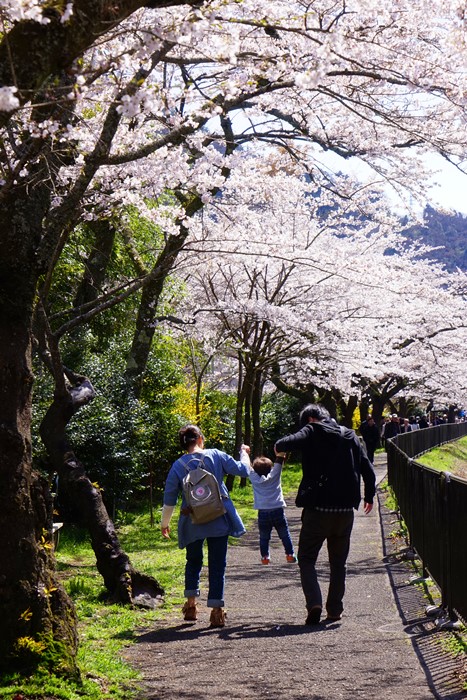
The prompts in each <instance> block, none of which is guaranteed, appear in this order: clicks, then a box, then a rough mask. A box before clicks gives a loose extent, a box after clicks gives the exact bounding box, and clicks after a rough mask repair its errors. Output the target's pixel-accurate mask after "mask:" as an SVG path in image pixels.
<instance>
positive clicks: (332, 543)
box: [298, 508, 354, 617]
mask: <svg viewBox="0 0 467 700" xmlns="http://www.w3.org/2000/svg"><path fill="white" fill-rule="evenodd" d="M353 521H354V513H353V511H348V512H343V513H327V512H322V511H318V510H313V509H311V508H304V509H303V513H302V529H301V531H300V539H299V542H298V565H299V567H300V578H301V582H302V589H303V593H304V595H305V600H306V607H307V608H308V610H310V609H311V608H312V607H314V606H319V607H322V606H323V603H322V596H321V589H320V587H319V583H318V577H317V575H316V568H315V565H316V560H317V558H318V554H319V552H320V549H321V547H322V545H323V542H324V541H325V540H326V542H327V547H328V557H329V567H330V576H329V589H328V596H327V599H326V611H327V614H328V615H329V616H330V617H338V616H339V615H341V614H342V611H343V609H344V606H343V603H342V599H343V597H344V592H345V575H346V571H347V567H346V562H347V557H348V554H349V548H350V535H351V532H352V527H353Z"/></svg>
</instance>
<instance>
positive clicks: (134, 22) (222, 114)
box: [0, 0, 465, 665]
mask: <svg viewBox="0 0 467 700" xmlns="http://www.w3.org/2000/svg"><path fill="white" fill-rule="evenodd" d="M462 12H463V8H462V3H460V1H459V0H447V1H446V2H443V3H442V4H439V6H437V7H436V8H432V11H431V12H429V13H427V12H426V3H424V2H421V0H410V2H409V0H400V2H398V3H397V7H394V3H393V2H391V1H390V0H386V1H385V2H382V3H379V5H378V6H377V7H375V6H374V5H373V3H372V2H370V0H353V1H352V2H345V3H344V2H339V3H333V4H331V5H329V4H327V3H325V2H323V0H312V2H309V3H302V2H294V3H289V2H285V1H284V0H275V2H273V3H271V2H266V1H265V0H244V1H243V2H240V3H239V2H228V1H226V0H213V1H212V2H210V1H209V0H207V1H206V2H199V1H195V0H193V2H190V1H189V0H188V1H187V2H184V3H180V2H177V0H160V1H158V0H146V2H141V1H140V0H115V1H114V2H111V3H110V2H102V1H101V0H99V1H97V0H74V2H70V3H64V4H63V5H62V6H57V7H55V5H53V6H48V5H47V3H42V2H41V1H40V0H20V1H17V0H1V2H0V19H1V20H2V25H3V26H2V39H1V41H0V84H1V86H2V87H1V88H0V128H1V129H2V151H1V154H0V159H1V183H0V184H1V190H0V197H1V201H2V206H1V208H0V240H1V243H2V268H1V269H2V275H1V282H0V285H1V286H0V290H1V294H0V305H1V311H2V313H1V314H0V318H1V321H0V371H1V376H2V382H1V392H2V393H1V398H2V401H1V402H0V406H1V408H0V426H1V427H0V439H1V446H2V454H3V457H4V458H3V462H2V482H1V487H2V488H1V489H0V493H1V496H0V498H1V505H2V509H1V510H2V529H3V532H4V534H5V537H4V538H2V551H1V553H0V556H1V559H2V562H5V563H6V562H8V565H7V572H6V574H5V581H4V582H2V587H1V589H0V609H1V611H2V615H3V619H4V620H5V628H6V629H7V634H6V635H4V637H3V638H2V640H1V642H0V651H1V652H2V653H1V656H0V658H1V659H3V660H8V661H10V660H11V658H12V656H15V657H16V658H19V657H21V653H20V651H21V650H20V648H19V647H18V640H19V639H23V638H29V637H31V638H35V637H36V636H37V635H39V634H47V635H49V637H50V638H51V639H54V638H58V639H60V640H61V641H62V643H63V644H64V645H65V647H66V648H67V649H68V651H69V658H70V664H71V665H73V659H74V651H75V648H76V634H75V628H74V625H73V624H72V622H73V621H72V618H71V616H70V615H69V614H68V608H69V601H68V600H67V598H66V596H65V594H64V592H63V590H62V589H61V587H60V585H59V583H58V581H57V577H56V574H55V572H54V570H53V562H52V560H51V557H50V556H49V554H48V552H47V548H44V547H43V546H42V539H41V538H42V537H43V536H44V535H43V531H44V529H45V531H46V532H47V531H48V529H50V527H49V526H50V522H49V521H48V518H49V516H48V515H47V513H48V511H47V508H46V496H44V495H42V494H43V493H46V492H45V491H43V489H42V488H41V487H40V481H39V480H38V479H37V477H36V476H35V475H34V474H33V473H32V470H31V458H30V405H31V389H32V383H33V377H32V373H31V347H32V343H33V341H34V342H35V343H36V342H37V344H38V346H39V347H40V348H42V351H43V356H44V357H47V356H49V357H50V361H49V366H50V367H51V370H52V371H53V374H54V378H55V380H56V384H57V389H56V396H55V400H56V401H58V403H60V404H61V407H62V411H61V412H60V410H58V409H59V406H57V404H56V403H55V405H54V406H53V411H55V415H56V417H57V421H58V422H59V423H60V425H58V423H57V424H56V425H57V429H56V432H55V437H54V436H53V431H50V430H49V429H48V430H47V431H45V432H44V435H46V434H47V435H48V436H49V439H50V442H49V444H50V447H51V451H52V453H53V454H56V455H57V459H59V460H60V461H61V462H62V463H65V459H64V457H65V454H64V453H63V452H62V453H61V455H58V453H57V445H58V441H57V440H56V437H57V436H58V435H60V434H61V432H60V431H61V430H62V426H63V425H64V419H65V418H66V417H67V416H70V415H73V412H74V411H76V410H78V408H79V406H80V405H82V402H83V401H85V400H89V399H90V397H91V395H92V391H91V389H90V387H89V385H88V380H87V379H86V378H83V377H82V376H81V374H80V373H79V372H78V371H76V369H77V368H72V369H68V370H65V368H63V366H62V365H63V363H62V361H61V357H60V347H59V339H60V334H58V333H57V330H58V329H57V328H56V327H54V324H53V323H51V322H50V319H49V290H50V288H51V284H52V280H53V275H54V270H55V266H56V264H57V261H58V260H59V258H60V255H61V252H62V251H63V247H64V245H65V243H66V241H67V240H68V239H69V237H70V236H71V235H72V233H73V231H74V229H75V228H76V226H77V225H78V224H79V223H80V222H82V221H84V220H95V219H98V220H100V219H103V218H106V217H111V216H113V215H114V214H115V212H117V213H120V212H122V211H123V210H124V208H125V206H128V205H132V206H134V207H137V208H138V209H139V211H140V212H141V215H144V216H145V217H147V219H148V221H151V222H153V224H154V225H157V226H158V227H159V228H160V230H161V231H163V234H164V245H163V246H162V247H161V249H160V258H157V259H156V260H155V262H154V265H153V268H152V270H150V271H149V272H148V274H144V275H143V276H137V275H136V276H135V279H132V280H128V281H127V284H126V286H125V289H124V291H122V288H121V286H119V287H118V289H117V288H115V289H112V290H110V291H108V292H106V296H105V298H103V297H101V296H99V298H97V299H94V300H92V301H91V302H90V306H88V307H87V308H86V311H85V312H84V309H83V308H82V306H80V307H79V308H78V309H76V310H75V313H74V316H75V317H74V318H72V320H71V321H70V323H74V324H75V325H76V324H77V323H84V322H85V321H86V320H88V319H89V318H91V317H92V315H93V314H94V315H95V314H97V313H99V312H100V310H101V309H102V308H104V307H105V306H108V305H109V304H112V303H117V302H118V301H119V300H120V299H121V298H122V294H130V293H134V292H135V291H137V290H139V289H143V290H144V292H147V294H146V296H145V301H144V308H143V307H142V313H141V315H140V318H139V325H138V328H137V334H136V333H135V343H134V345H133V349H132V356H131V357H130V361H129V363H128V365H129V369H130V370H131V369H132V368H134V366H136V368H137V371H136V372H135V375H136V377H138V376H139V375H140V374H141V371H144V354H145V353H147V352H148V351H149V348H150V342H148V339H149V341H150V337H151V328H152V327H153V325H154V323H155V322H157V305H158V301H159V297H160V293H161V289H162V287H163V283H164V280H165V279H166V275H167V274H168V271H169V270H170V269H172V267H173V265H174V264H175V263H176V261H177V259H178V256H179V254H180V253H181V251H182V250H184V249H188V247H189V245H190V244H191V230H192V226H193V224H195V225H196V221H197V217H199V212H200V211H201V210H202V209H203V208H204V207H205V206H206V205H207V204H209V203H210V202H215V197H216V195H217V194H218V192H219V191H220V190H221V188H222V187H223V186H224V183H225V181H226V178H228V177H229V176H230V174H231V173H232V172H233V168H235V167H237V166H238V164H239V163H240V162H241V157H240V155H239V154H240V153H241V152H242V151H243V152H244V151H246V150H248V151H250V152H252V153H255V155H256V157H257V158H262V157H263V156H264V153H265V152H267V153H269V152H271V151H277V150H278V149H279V150H281V152H282V153H284V154H287V155H288V157H289V161H290V168H291V169H292V170H295V171H297V172H299V174H300V175H303V174H305V173H306V174H307V176H308V177H309V178H310V179H311V180H312V181H313V183H314V185H315V187H316V188H317V190H318V191H319V192H320V195H321V196H324V195H323V193H327V192H334V193H336V194H338V195H339V196H340V198H341V199H342V200H343V201H350V200H351V199H352V197H355V196H356V194H357V192H358V189H359V188H358V187H357V186H356V185H355V183H349V182H348V181H343V180H339V181H336V180H335V179H334V178H333V177H331V176H330V174H329V168H328V167H327V166H326V154H327V153H329V152H333V153H335V154H337V155H338V156H340V157H342V158H346V159H350V158H358V159H360V160H361V161H362V162H364V163H366V164H367V165H368V166H369V167H370V168H371V172H372V173H374V176H373V177H372V180H371V186H368V192H370V191H374V189H375V188H376V187H377V186H378V184H379V186H380V187H382V186H383V185H384V186H387V185H390V186H392V187H393V188H395V190H396V191H399V190H402V189H403V188H406V187H410V188H411V189H412V191H413V192H414V194H415V195H417V193H418V194H419V195H421V190H422V184H423V175H421V173H422V171H423V169H422V165H423V163H422V158H423V155H424V154H425V153H427V152H428V151H431V150H433V151H437V152H439V153H441V154H442V155H443V156H444V157H445V158H447V159H449V160H450V161H452V162H454V163H455V164H456V165H459V163H460V162H461V160H462V158H463V156H464V154H465V129H464V121H463V119H464V102H463V95H464V94H465V72H464V66H465V43H464V37H463V34H462V32H463V22H464V17H463V14H462ZM414 28H416V31H414ZM459 167H460V165H459ZM167 192H170V193H171V195H172V196H171V197H170V198H166V199H164V196H165V197H166V195H167ZM155 202H157V206H154V203H155ZM331 220H333V222H332V224H333V225H334V226H337V225H338V214H337V212H333V211H330V212H329V223H328V225H329V226H331ZM354 233H355V231H354ZM250 241H251V236H250ZM333 242H334V241H333ZM253 243H254V241H253ZM368 245H371V244H370V243H368ZM357 248H358V241H357V237H355V252H354V255H353V256H352V265H354V266H355V267H352V268H351V267H350V266H349V265H348V264H347V263H346V264H345V268H344V269H345V272H339V275H340V276H341V279H342V280H343V284H342V286H343V289H342V293H344V292H345V284H346V283H347V281H348V279H349V278H350V275H351V274H352V275H355V278H358V275H359V274H360V276H362V275H363V273H364V271H365V265H364V263H363V262H362V260H363V258H362V259H359V258H358V253H357ZM338 255H339V253H338V252H336V257H337V256H338ZM338 262H339V263H340V264H341V267H342V266H343V265H344V262H345V261H344V259H342V260H339V261H338ZM320 265H321V261H320V260H314V261H312V263H310V262H307V263H304V266H305V267H307V269H308V270H315V271H316V269H318V268H319V266H320ZM321 274H322V275H323V279H322V280H321V282H320V284H319V294H318V299H316V296H315V301H316V300H318V301H319V305H318V308H319V309H320V314H319V315H318V318H316V317H315V318H314V319H313V321H312V322H311V323H312V327H313V332H314V333H315V334H316V336H317V338H318V341H319V339H320V338H321V337H323V338H326V340H327V342H329V338H330V337H332V334H333V333H334V334H335V337H337V331H338V326H339V325H340V324H341V322H343V321H344V320H346V319H347V317H349V318H350V317H352V316H353V317H354V318H353V320H354V321H355V315H356V312H355V311H354V310H353V309H354V307H353V306H352V305H350V301H349V300H348V303H347V306H346V307H345V309H341V311H340V312H339V313H340V315H339V313H338V315H337V318H336V315H335V309H332V313H333V314H334V316H332V315H331V316H330V312H331V306H330V300H329V296H328V295H329V294H331V293H335V290H334V291H333V290H331V288H330V287H329V286H328V284H327V282H326V280H327V279H328V276H329V274H330V271H329V269H327V268H326V265H325V266H324V267H323V270H321ZM393 281H394V280H393ZM394 283H395V281H394ZM366 285H367V289H370V288H371V289H373V290H376V289H380V288H381V287H380V286H379V282H378V284H374V283H373V282H372V281H371V283H369V282H368V281H367V282H366ZM345 298H346V297H345ZM352 303H353V302H352ZM321 308H322V309H323V311H321ZM357 308H360V305H359V303H358V305H357ZM148 310H149V311H150V313H149V312H148ZM346 314H347V316H346ZM71 315H72V316H73V314H71ZM368 316H369V312H368V313H366V315H365V318H367V317H368ZM33 323H34V329H35V333H36V334H37V337H36V335H33V330H32V329H33ZM359 323H360V324H363V318H362V319H360V318H359ZM325 327H326V334H325V333H324V328H325ZM356 327H358V326H355V325H354V326H353V328H356ZM67 328H70V326H67ZM406 330H407V329H406V328H405V327H401V329H400V332H398V333H397V334H396V336H397V337H396V339H395V340H396V342H399V343H403V342H404V341H407V340H408V339H409V338H412V337H414V334H413V333H410V334H408V333H406V332H404V331H406ZM60 332H61V334H62V335H63V333H65V332H67V329H66V328H63V326H62V327H61V329H60ZM429 332H433V327H432V326H431V327H430V329H429ZM145 334H148V335H147V337H145ZM417 337H418V336H417ZM440 337H441V336H440ZM444 337H445V336H444V335H443V338H444ZM359 342H360V344H362V343H363V342H364V341H362V340H361V339H360V340H358V339H357V338H354V342H353V346H351V345H348V346H346V349H347V353H348V354H347V358H344V359H345V361H346V363H347V365H348V366H349V365H351V364H352V362H353V359H352V358H353V357H354V355H355V353H357V351H358V350H359V347H358V345H359ZM416 342H419V341H416ZM433 342H437V341H434V340H433ZM317 346H318V347H321V346H320V343H319V342H317ZM361 350H362V349H361V348H360V354H361ZM340 352H341V353H342V354H344V350H340ZM388 359H389V358H388ZM343 365H345V362H343ZM343 365H342V366H343ZM339 366H341V365H339ZM290 371H292V367H291V368H290ZM295 371H296V372H298V369H296V370H295ZM335 373H336V371H335V370H334V369H333V368H330V369H329V373H328V374H329V381H330V382H331V383H334V384H335V385H336V386H338V385H339V382H338V381H337V377H335V376H333V375H334V374H335ZM297 376H298V375H297ZM91 386H92V385H91ZM48 428H50V425H49V426H48ZM73 463H74V462H73V460H71V461H70V462H69V463H67V464H68V467H69V468H70V469H71V468H72V466H73ZM90 495H91V496H92V497H94V495H95V494H90ZM18 513H21V515H22V517H21V518H18V517H17V516H18ZM49 520H50V518H49ZM13 523H14V527H13ZM18 523H19V524H18Z"/></svg>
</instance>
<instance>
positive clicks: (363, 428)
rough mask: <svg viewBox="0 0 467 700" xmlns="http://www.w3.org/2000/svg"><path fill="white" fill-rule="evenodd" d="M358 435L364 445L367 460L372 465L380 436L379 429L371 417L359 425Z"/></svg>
mask: <svg viewBox="0 0 467 700" xmlns="http://www.w3.org/2000/svg"><path fill="white" fill-rule="evenodd" d="M360 435H361V436H362V440H363V442H364V443H365V447H366V453H367V455H368V459H369V460H370V462H371V463H372V464H373V462H374V461H375V450H376V448H377V447H379V443H380V434H379V428H378V426H377V425H376V423H375V419H374V418H373V416H368V417H367V419H366V420H364V421H363V423H362V424H361V425H360Z"/></svg>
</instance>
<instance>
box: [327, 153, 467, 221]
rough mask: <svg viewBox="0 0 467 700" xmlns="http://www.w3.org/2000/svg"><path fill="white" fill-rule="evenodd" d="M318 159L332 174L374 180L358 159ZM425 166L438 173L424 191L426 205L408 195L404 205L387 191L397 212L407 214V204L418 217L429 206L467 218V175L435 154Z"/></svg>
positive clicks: (402, 201) (389, 189) (369, 170)
mask: <svg viewBox="0 0 467 700" xmlns="http://www.w3.org/2000/svg"><path fill="white" fill-rule="evenodd" d="M319 159H320V161H321V162H322V164H323V165H325V166H326V167H328V168H329V169H330V170H332V171H334V172H343V173H349V174H350V175H352V176H354V177H356V178H358V179H359V180H362V181H365V180H367V179H368V178H369V179H370V180H371V179H372V178H373V177H374V172H373V171H372V170H371V169H370V168H369V166H367V165H365V164H364V163H362V162H361V161H360V160H358V159H357V158H351V159H350V160H344V159H343V158H340V157H339V156H337V155H335V154H332V153H329V152H328V153H326V154H322V153H320V155H319ZM427 164H428V166H429V168H430V169H431V170H433V171H437V173H436V175H434V176H433V178H432V185H431V187H429V188H428V189H427V196H426V201H425V202H424V203H423V206H422V207H419V206H418V205H414V202H413V201H412V199H411V197H410V194H409V193H407V199H406V201H404V200H403V199H401V197H400V196H399V195H398V194H397V193H396V192H395V191H394V190H393V188H391V187H388V188H387V195H388V197H389V199H390V200H391V201H393V202H394V208H395V209H396V211H397V210H401V212H403V211H404V210H406V208H407V204H409V205H410V206H411V207H413V208H414V209H415V210H419V211H420V213H421V212H422V211H423V209H424V207H425V205H426V204H430V205H431V206H432V207H433V208H435V209H436V208H438V209H439V208H442V209H450V210H452V211H455V212H458V213H460V214H462V215H463V216H467V175H465V174H463V173H461V172H460V171H459V170H458V169H457V168H455V167H454V166H453V165H451V164H450V163H448V162H447V161H446V160H445V159H444V158H442V157H441V156H440V155H438V154H435V153H433V154H430V155H429V156H427ZM464 168H465V164H464Z"/></svg>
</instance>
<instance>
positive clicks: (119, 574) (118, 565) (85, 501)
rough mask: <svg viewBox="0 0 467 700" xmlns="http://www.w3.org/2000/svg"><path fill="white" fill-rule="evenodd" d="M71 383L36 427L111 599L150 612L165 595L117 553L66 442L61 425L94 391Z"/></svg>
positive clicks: (82, 382) (100, 505)
mask: <svg viewBox="0 0 467 700" xmlns="http://www.w3.org/2000/svg"><path fill="white" fill-rule="evenodd" d="M67 376H68V377H69V378H71V379H73V381H74V386H73V388H70V389H69V390H68V391H67V392H66V393H65V394H64V395H60V393H59V392H56V395H55V397H54V401H53V403H52V405H51V406H50V408H49V410H48V411H47V413H46V415H45V416H44V419H43V421H42V424H41V428H40V432H41V437H42V440H43V442H44V445H45V446H46V448H47V450H48V453H49V455H50V457H51V460H52V465H53V468H54V469H55V471H56V472H57V473H58V476H59V480H60V491H61V493H62V494H64V497H65V498H67V495H68V498H69V497H70V496H71V497H72V498H73V503H74V507H75V511H76V512H78V513H79V514H80V517H81V522H80V524H82V525H83V526H84V527H86V528H87V529H88V531H89V534H90V537H91V544H92V548H93V550H94V553H95V555H96V565H97V569H98V571H99V573H100V574H101V575H102V577H103V579H104V584H105V586H106V588H107V590H108V592H109V594H110V596H111V599H112V600H113V601H115V602H119V603H132V604H137V605H142V606H144V607H155V605H157V604H158V603H160V602H161V601H162V595H163V593H164V591H163V589H162V588H161V586H160V585H159V584H158V582H157V581H156V579H154V578H153V577H152V576H147V575H144V574H141V573H139V572H137V571H135V569H133V567H132V565H131V563H130V560H129V558H128V556H127V555H126V554H125V552H124V551H123V550H122V548H121V546H120V543H119V541H118V537H117V534H116V532H115V528H114V525H113V523H112V521H111V520H110V518H109V515H108V513H107V510H106V508H105V505H104V502H103V500H102V496H101V493H100V490H99V489H98V488H96V487H95V486H94V485H93V484H92V483H91V481H90V480H89V478H88V477H87V475H86V472H85V470H84V467H83V465H82V464H81V463H80V462H79V460H78V459H77V458H76V456H75V454H74V453H73V451H72V449H71V447H70V445H69V444H68V440H67V438H66V434H65V431H66V426H67V425H68V423H69V421H70V419H71V418H72V416H73V415H74V414H75V413H76V412H77V411H78V410H79V408H80V407H81V406H83V405H85V404H86V403H88V402H89V401H91V400H92V399H93V397H94V389H93V387H92V385H91V383H90V382H89V380H88V379H86V378H85V377H81V376H78V375H73V373H70V372H67Z"/></svg>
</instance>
